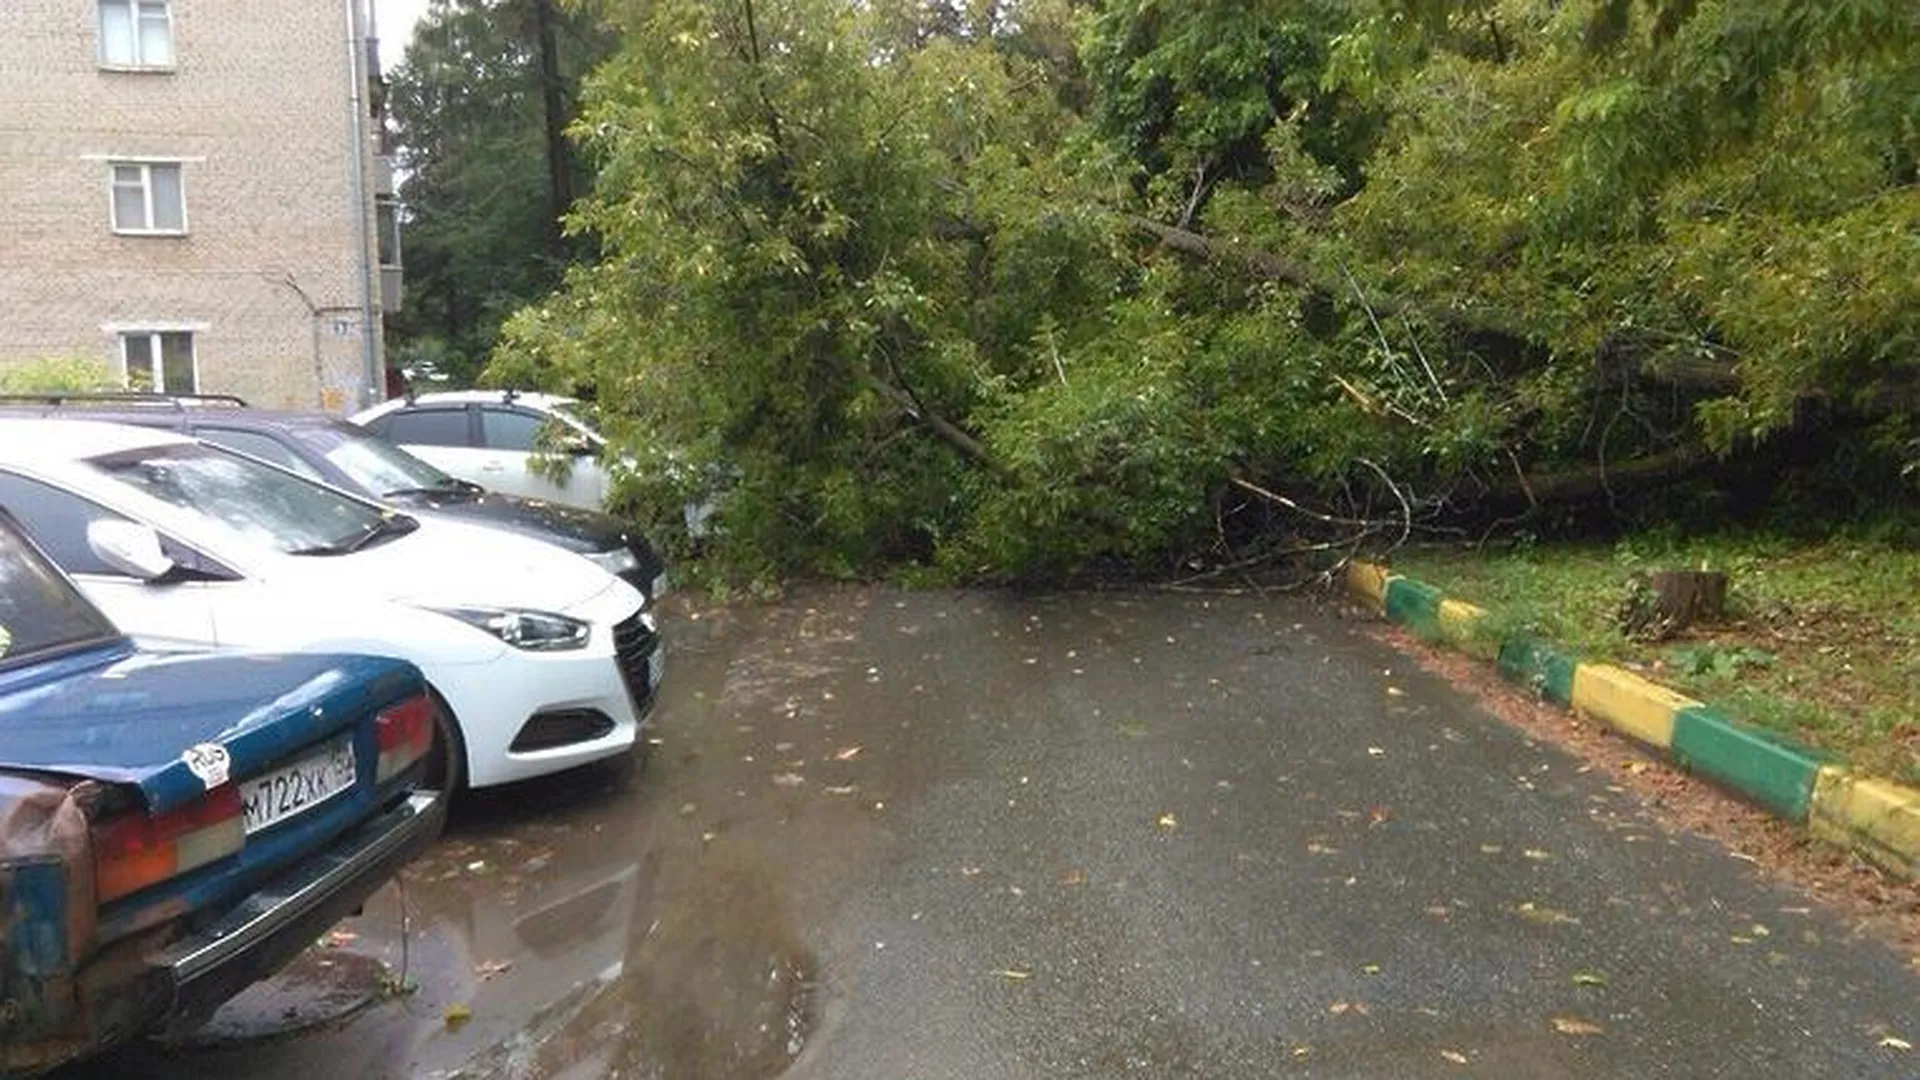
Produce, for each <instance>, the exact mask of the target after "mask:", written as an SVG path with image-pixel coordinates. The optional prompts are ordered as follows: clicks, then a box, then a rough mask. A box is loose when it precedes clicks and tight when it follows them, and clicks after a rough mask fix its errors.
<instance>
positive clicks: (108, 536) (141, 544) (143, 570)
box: [87, 521, 173, 581]
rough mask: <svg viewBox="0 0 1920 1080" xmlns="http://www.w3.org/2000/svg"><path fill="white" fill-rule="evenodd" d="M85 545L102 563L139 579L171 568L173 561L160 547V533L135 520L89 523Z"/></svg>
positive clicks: (144, 578)
mask: <svg viewBox="0 0 1920 1080" xmlns="http://www.w3.org/2000/svg"><path fill="white" fill-rule="evenodd" d="M87 546H88V547H90V548H92V549H93V553H94V554H95V555H97V556H99V558H100V561H101V562H103V563H106V564H107V565H108V566H111V567H113V568H114V569H115V570H118V571H120V572H121V573H123V574H127V575H129V576H132V577H136V578H139V579H140V580H141V581H153V580H155V579H157V578H160V577H163V576H165V574H166V573H167V572H168V571H170V570H172V569H173V560H172V559H169V558H167V556H166V553H165V552H163V551H161V550H160V534H159V533H157V532H155V531H153V528H152V526H149V525H142V524H140V523H138V522H134V521H91V522H88V523H87Z"/></svg>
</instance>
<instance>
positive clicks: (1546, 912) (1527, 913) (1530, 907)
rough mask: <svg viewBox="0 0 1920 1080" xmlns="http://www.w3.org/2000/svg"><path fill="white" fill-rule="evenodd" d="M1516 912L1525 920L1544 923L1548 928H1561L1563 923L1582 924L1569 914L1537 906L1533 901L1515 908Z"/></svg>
mask: <svg viewBox="0 0 1920 1080" xmlns="http://www.w3.org/2000/svg"><path fill="white" fill-rule="evenodd" d="M1514 911H1515V912H1516V913H1518V914H1519V916H1520V917H1521V918H1523V919H1528V920H1531V921H1533V922H1537V923H1542V924H1544V925H1547V926H1559V925H1560V924H1562V923H1572V924H1575V925H1578V924H1579V922H1580V920H1579V919H1577V918H1575V917H1573V916H1572V915H1569V914H1567V913H1566V912H1564V911H1555V910H1554V909H1552V908H1550V907H1543V906H1542V905H1540V904H1536V903H1534V902H1533V901H1531V900H1529V901H1527V902H1526V903H1524V904H1521V905H1520V906H1519V907H1517V908H1515V909H1514Z"/></svg>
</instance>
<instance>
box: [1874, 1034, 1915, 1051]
mask: <svg viewBox="0 0 1920 1080" xmlns="http://www.w3.org/2000/svg"><path fill="white" fill-rule="evenodd" d="M1880 1048H1881V1049H1882V1050H1911V1049H1913V1044H1912V1043H1910V1042H1908V1041H1907V1040H1905V1039H1897V1038H1895V1037H1893V1036H1892V1035H1883V1036H1881V1037H1880Z"/></svg>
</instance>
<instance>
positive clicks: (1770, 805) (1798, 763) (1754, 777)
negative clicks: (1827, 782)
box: [1673, 706, 1821, 824]
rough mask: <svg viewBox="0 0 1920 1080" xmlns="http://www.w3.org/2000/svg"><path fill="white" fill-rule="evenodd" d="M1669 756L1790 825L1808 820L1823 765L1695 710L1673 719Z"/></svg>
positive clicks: (1708, 712) (1707, 712)
mask: <svg viewBox="0 0 1920 1080" xmlns="http://www.w3.org/2000/svg"><path fill="white" fill-rule="evenodd" d="M1673 756H1674V757H1676V758H1678V759H1679V760H1680V762H1681V764H1683V765H1685V766H1687V768H1689V769H1692V770H1693V771H1695V772H1698V773H1700V774H1702V775H1705V776H1708V777H1711V778H1712V779H1714V780H1715V781H1717V782H1719V783H1721V784H1723V785H1725V786H1726V787H1729V788H1732V789H1733V790H1734V791H1736V792H1739V793H1740V794H1742V795H1744V796H1746V797H1747V798H1749V799H1752V800H1753V801H1754V802H1757V803H1759V804H1760V805H1761V806H1764V807H1766V808H1767V809H1769V810H1772V811H1773V812H1774V813H1776V814H1778V815H1780V816H1781V817H1783V818H1786V819H1787V820H1788V821H1791V822H1794V823H1795V824H1804V823H1805V822H1806V820H1807V807H1808V804H1809V803H1810V802H1811V801H1812V799H1813V784H1814V781H1815V780H1816V779H1818V777H1819V775H1820V764H1821V763H1820V762H1819V761H1818V760H1816V759H1815V758H1814V757H1813V756H1812V755H1811V754H1808V753H1805V752H1803V751H1800V750H1797V749H1795V748H1793V747H1791V746H1788V745H1785V744H1783V743H1781V742H1779V741H1776V740H1774V739H1770V738H1768V737H1767V736H1765V735H1763V734H1761V733H1759V732H1756V731H1750V730H1748V729H1746V728H1743V727H1741V726H1740V725H1738V724H1735V723H1734V722H1733V721H1731V720H1728V719H1727V718H1725V717H1723V716H1721V715H1719V714H1718V713H1716V712H1714V711H1713V710H1712V709H1709V708H1706V707H1704V706H1695V707H1693V708H1689V709H1682V710H1681V711H1680V715H1679V716H1677V717H1675V718H1674V723H1673Z"/></svg>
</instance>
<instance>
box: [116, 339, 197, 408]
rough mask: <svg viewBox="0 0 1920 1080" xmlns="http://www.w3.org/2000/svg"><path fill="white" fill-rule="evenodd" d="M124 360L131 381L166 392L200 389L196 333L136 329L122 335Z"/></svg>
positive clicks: (127, 375)
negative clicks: (196, 365) (195, 360)
mask: <svg viewBox="0 0 1920 1080" xmlns="http://www.w3.org/2000/svg"><path fill="white" fill-rule="evenodd" d="M120 363H121V367H122V369H123V370H124V371H125V372H126V377H127V385H128V386H131V387H134V388H135V389H139V390H155V391H158V392H160V393H163V394H196V393H199V386H200V379H199V376H198V375H197V374H196V372H195V370H194V363H193V335H192V334H190V333H188V332H186V331H184V330H155V331H145V330H141V331H136V332H134V333H130V334H121V335H120Z"/></svg>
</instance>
